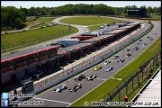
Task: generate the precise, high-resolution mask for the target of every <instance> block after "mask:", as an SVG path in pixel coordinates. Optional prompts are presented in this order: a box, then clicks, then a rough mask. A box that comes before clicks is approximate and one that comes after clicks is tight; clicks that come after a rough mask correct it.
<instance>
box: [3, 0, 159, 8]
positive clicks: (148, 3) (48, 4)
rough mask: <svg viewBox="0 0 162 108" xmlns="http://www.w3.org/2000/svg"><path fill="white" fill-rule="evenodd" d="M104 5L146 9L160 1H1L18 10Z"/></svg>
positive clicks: (155, 5) (4, 4) (157, 4)
mask: <svg viewBox="0 0 162 108" xmlns="http://www.w3.org/2000/svg"><path fill="white" fill-rule="evenodd" d="M80 3H84V4H105V5H108V6H112V7H124V6H127V5H130V6H132V5H136V6H137V7H140V6H143V5H145V6H146V7H148V6H151V7H159V6H161V1H1V6H15V7H17V8H20V6H22V7H23V8H30V7H32V6H34V7H43V6H45V7H57V6H61V5H65V4H80Z"/></svg>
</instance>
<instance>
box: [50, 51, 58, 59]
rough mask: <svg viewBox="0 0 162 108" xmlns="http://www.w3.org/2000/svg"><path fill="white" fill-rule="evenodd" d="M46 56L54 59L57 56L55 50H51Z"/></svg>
mask: <svg viewBox="0 0 162 108" xmlns="http://www.w3.org/2000/svg"><path fill="white" fill-rule="evenodd" d="M48 55H49V57H50V58H52V57H55V56H56V55H57V50H56V49H53V50H50V51H48Z"/></svg>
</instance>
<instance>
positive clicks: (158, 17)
mask: <svg viewBox="0 0 162 108" xmlns="http://www.w3.org/2000/svg"><path fill="white" fill-rule="evenodd" d="M151 18H153V19H159V20H161V15H155V16H151Z"/></svg>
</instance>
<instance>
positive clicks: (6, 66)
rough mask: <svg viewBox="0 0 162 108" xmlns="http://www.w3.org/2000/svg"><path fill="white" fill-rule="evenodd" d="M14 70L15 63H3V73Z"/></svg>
mask: <svg viewBox="0 0 162 108" xmlns="http://www.w3.org/2000/svg"><path fill="white" fill-rule="evenodd" d="M11 70H13V63H5V64H2V65H1V73H4V72H8V71H11Z"/></svg>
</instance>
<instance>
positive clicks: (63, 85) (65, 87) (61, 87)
mask: <svg viewBox="0 0 162 108" xmlns="http://www.w3.org/2000/svg"><path fill="white" fill-rule="evenodd" d="M65 89H67V85H66V84H62V85H61V86H60V87H58V88H56V89H55V90H54V92H59V93H61V92H62V91H63V90H65Z"/></svg>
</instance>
